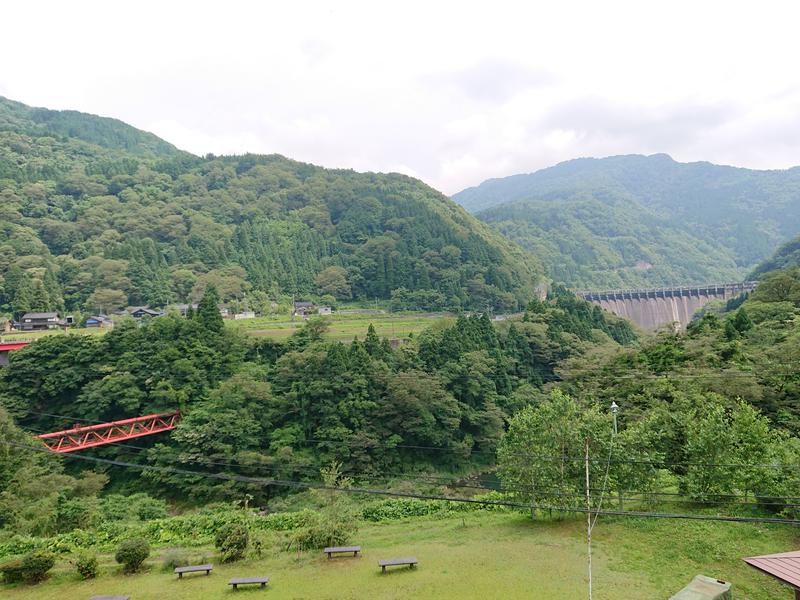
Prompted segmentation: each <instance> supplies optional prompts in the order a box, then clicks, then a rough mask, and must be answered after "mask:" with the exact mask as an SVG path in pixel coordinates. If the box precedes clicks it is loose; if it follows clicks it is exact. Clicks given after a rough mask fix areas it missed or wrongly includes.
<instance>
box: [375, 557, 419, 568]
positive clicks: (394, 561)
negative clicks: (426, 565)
mask: <svg viewBox="0 0 800 600" xmlns="http://www.w3.org/2000/svg"><path fill="white" fill-rule="evenodd" d="M415 564H417V559H416V558H390V559H387V560H380V561H378V565H380V566H381V567H394V566H397V565H415Z"/></svg>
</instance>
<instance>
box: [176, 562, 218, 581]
mask: <svg viewBox="0 0 800 600" xmlns="http://www.w3.org/2000/svg"><path fill="white" fill-rule="evenodd" d="M213 568H214V565H193V566H191V567H176V568H175V572H176V573H177V574H178V579H183V574H184V573H199V572H201V571H205V572H206V575H211V569H213Z"/></svg>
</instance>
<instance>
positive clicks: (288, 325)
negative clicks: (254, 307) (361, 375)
mask: <svg viewBox="0 0 800 600" xmlns="http://www.w3.org/2000/svg"><path fill="white" fill-rule="evenodd" d="M325 318H326V319H328V321H329V323H330V327H329V329H328V332H327V333H326V335H325V337H326V338H328V339H332V340H341V341H349V340H352V339H353V338H354V337H356V336H358V337H359V338H360V339H363V338H364V336H365V335H366V334H367V328H368V327H369V325H370V323H371V324H372V325H373V326H374V327H375V331H376V332H377V333H378V335H379V336H380V337H382V338H383V337H386V338H389V339H390V340H391V339H400V338H406V337H408V335H409V334H411V333H413V334H415V335H416V334H417V333H419V332H421V331H423V330H424V329H426V328H427V327H430V326H431V325H432V324H434V323H436V322H437V321H439V320H441V319H449V318H450V317H447V316H445V315H443V314H441V313H378V314H363V313H356V314H336V313H334V314H333V315H331V316H330V317H325ZM304 323H305V321H304V320H303V319H301V318H297V319H296V320H295V321H291V320H289V319H287V318H286V317H284V316H280V317H278V318H277V319H276V318H275V317H258V318H255V319H246V320H241V321H226V324H227V326H228V327H231V328H233V329H236V330H238V331H241V332H243V333H245V334H247V335H253V336H259V337H270V338H275V339H284V338H287V337H289V336H290V335H292V333H294V332H295V331H297V330H298V329H300V328H301V327H302V326H303V324H304Z"/></svg>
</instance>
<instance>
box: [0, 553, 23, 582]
mask: <svg viewBox="0 0 800 600" xmlns="http://www.w3.org/2000/svg"><path fill="white" fill-rule="evenodd" d="M0 573H2V574H3V581H5V582H6V583H19V582H20V581H22V580H23V571H22V559H21V558H15V559H12V560H9V561H7V562H4V563H3V564H2V565H0Z"/></svg>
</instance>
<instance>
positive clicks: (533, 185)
mask: <svg viewBox="0 0 800 600" xmlns="http://www.w3.org/2000/svg"><path fill="white" fill-rule="evenodd" d="M454 199H455V200H456V201H457V202H459V203H460V204H462V205H463V206H465V207H466V208H467V209H468V210H470V211H471V212H474V213H476V214H477V216H478V217H479V218H480V219H482V220H484V221H486V222H487V223H489V224H491V225H492V226H493V227H495V228H496V229H497V230H498V231H500V232H502V233H503V234H505V235H506V236H508V237H509V238H510V239H512V240H514V241H516V242H518V243H519V244H520V245H522V246H523V247H525V248H526V249H528V250H530V251H531V252H532V253H533V254H535V255H536V256H537V257H538V258H539V259H540V260H541V261H542V262H543V263H544V265H545V269H546V271H547V273H548V275H549V276H550V277H552V278H553V279H554V280H555V281H560V282H563V283H565V284H567V285H570V286H572V287H579V288H591V289H597V288H613V287H628V286H659V285H677V284H693V283H710V282H717V281H741V280H742V279H744V278H745V277H746V276H747V274H748V273H749V272H750V271H752V270H753V269H754V267H755V266H756V265H757V264H758V263H759V262H760V261H762V260H764V259H765V258H766V257H767V256H768V255H769V254H771V253H772V251H773V250H774V248H775V247H776V246H777V245H778V244H780V243H781V242H785V241H786V240H788V239H789V238H791V237H792V236H794V235H795V233H796V232H797V231H798V230H800V169H797V168H795V169H789V170H786V171H753V170H748V169H739V168H733V167H723V166H718V165H712V164H710V163H678V162H675V161H674V160H672V159H671V158H670V157H668V156H666V155H654V156H635V155H634V156H615V157H611V158H604V159H577V160H572V161H568V162H565V163H561V164H559V165H556V166H554V167H551V168H549V169H543V170H541V171H538V172H536V173H533V174H529V175H515V176H512V177H506V178H503V179H493V180H489V181H486V182H484V183H483V184H481V185H480V186H477V187H475V188H470V189H467V190H464V191H463V192H460V193H458V194H456V195H455V196H454Z"/></svg>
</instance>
